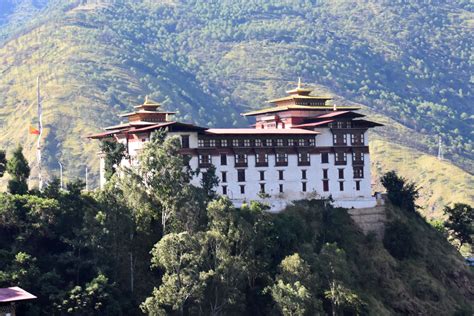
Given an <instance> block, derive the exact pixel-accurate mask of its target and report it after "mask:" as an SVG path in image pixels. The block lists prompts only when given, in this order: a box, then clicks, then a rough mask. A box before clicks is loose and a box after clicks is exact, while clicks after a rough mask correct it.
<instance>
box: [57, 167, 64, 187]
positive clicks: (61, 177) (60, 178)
mask: <svg viewBox="0 0 474 316" xmlns="http://www.w3.org/2000/svg"><path fill="white" fill-rule="evenodd" d="M58 164H59V183H60V188H61V190H62V189H63V164H62V163H61V161H59V160H58Z"/></svg>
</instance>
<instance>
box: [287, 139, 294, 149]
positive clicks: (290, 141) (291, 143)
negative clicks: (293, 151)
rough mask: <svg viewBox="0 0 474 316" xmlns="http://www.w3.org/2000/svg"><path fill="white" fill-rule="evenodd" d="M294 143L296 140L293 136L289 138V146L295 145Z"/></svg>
mask: <svg viewBox="0 0 474 316" xmlns="http://www.w3.org/2000/svg"><path fill="white" fill-rule="evenodd" d="M294 145H295V141H294V140H293V139H292V138H290V139H288V147H293V146H294Z"/></svg>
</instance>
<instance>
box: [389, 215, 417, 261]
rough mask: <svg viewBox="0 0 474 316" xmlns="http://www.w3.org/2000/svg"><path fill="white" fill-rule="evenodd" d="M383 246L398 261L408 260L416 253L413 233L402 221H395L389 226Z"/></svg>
mask: <svg viewBox="0 0 474 316" xmlns="http://www.w3.org/2000/svg"><path fill="white" fill-rule="evenodd" d="M383 245H384V247H385V249H387V251H388V252H389V253H390V254H391V255H392V256H393V257H394V258H397V259H398V260H403V259H407V258H409V257H411V256H413V254H414V252H415V238H414V236H413V232H412V230H411V229H410V227H409V226H408V225H406V224H404V223H402V222H400V221H394V222H391V223H389V224H388V225H387V227H386V228H385V236H384V238H383Z"/></svg>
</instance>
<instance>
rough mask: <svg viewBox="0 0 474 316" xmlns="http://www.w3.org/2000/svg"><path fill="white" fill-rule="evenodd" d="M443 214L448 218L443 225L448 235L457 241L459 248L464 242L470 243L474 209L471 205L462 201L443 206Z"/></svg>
mask: <svg viewBox="0 0 474 316" xmlns="http://www.w3.org/2000/svg"><path fill="white" fill-rule="evenodd" d="M444 214H445V215H448V219H447V220H446V221H445V222H444V226H445V227H446V228H447V229H448V230H449V233H450V235H451V236H452V237H453V238H455V239H457V240H458V241H459V248H461V247H462V245H464V244H469V245H472V236H473V235H474V210H473V209H472V206H470V205H468V204H464V203H456V204H454V206H453V207H449V206H445V208H444Z"/></svg>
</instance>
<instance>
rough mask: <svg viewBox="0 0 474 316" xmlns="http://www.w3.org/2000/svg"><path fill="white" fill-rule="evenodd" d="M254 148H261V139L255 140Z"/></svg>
mask: <svg viewBox="0 0 474 316" xmlns="http://www.w3.org/2000/svg"><path fill="white" fill-rule="evenodd" d="M255 147H262V140H261V139H256V140H255Z"/></svg>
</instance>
